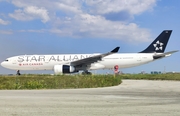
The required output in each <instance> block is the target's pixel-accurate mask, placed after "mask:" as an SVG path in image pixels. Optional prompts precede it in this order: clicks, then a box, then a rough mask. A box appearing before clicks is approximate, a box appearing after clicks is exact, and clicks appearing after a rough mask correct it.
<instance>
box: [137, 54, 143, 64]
mask: <svg viewBox="0 0 180 116" xmlns="http://www.w3.org/2000/svg"><path fill="white" fill-rule="evenodd" d="M141 60H142V59H141V55H140V54H139V55H137V61H138V62H141Z"/></svg>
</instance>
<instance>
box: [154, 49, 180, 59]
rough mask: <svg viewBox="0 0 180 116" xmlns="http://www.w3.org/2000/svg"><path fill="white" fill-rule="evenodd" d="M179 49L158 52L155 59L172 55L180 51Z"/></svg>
mask: <svg viewBox="0 0 180 116" xmlns="http://www.w3.org/2000/svg"><path fill="white" fill-rule="evenodd" d="M178 51H179V50H175V51H170V52H166V53H163V54H157V55H154V56H153V58H154V59H159V58H162V57H167V56H170V55H171V54H173V53H175V52H178Z"/></svg>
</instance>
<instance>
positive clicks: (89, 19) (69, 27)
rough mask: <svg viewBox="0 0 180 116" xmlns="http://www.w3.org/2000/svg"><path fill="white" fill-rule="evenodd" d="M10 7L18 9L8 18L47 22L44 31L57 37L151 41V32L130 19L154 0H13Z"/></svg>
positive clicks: (151, 5)
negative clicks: (47, 27) (48, 23)
mask: <svg viewBox="0 0 180 116" xmlns="http://www.w3.org/2000/svg"><path fill="white" fill-rule="evenodd" d="M12 4H14V5H15V6H16V7H18V9H16V10H15V11H14V13H11V14H9V16H10V17H12V18H14V19H16V20H22V21H29V20H34V19H41V21H42V22H43V23H46V22H48V21H49V22H50V24H51V25H50V29H47V30H49V32H51V33H56V34H58V35H59V36H70V37H78V38H84V37H92V38H96V37H98V38H109V39H121V40H125V41H133V42H134V41H136V42H143V41H147V40H148V39H149V38H150V33H149V31H148V29H145V28H141V27H140V26H138V25H137V24H136V23H133V18H134V17H135V15H140V14H141V13H143V12H146V11H149V10H152V9H153V7H154V6H155V5H156V0H73V1H72V0H52V1H49V0H43V2H42V1H38V0H31V1H24V0H12ZM50 17H51V19H50ZM37 32H38V31H37ZM40 32H41V31H40Z"/></svg>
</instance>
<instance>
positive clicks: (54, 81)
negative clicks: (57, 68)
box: [0, 74, 121, 90]
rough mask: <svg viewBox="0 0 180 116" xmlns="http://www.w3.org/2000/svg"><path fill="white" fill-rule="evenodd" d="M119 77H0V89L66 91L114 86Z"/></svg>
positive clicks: (119, 79) (117, 82)
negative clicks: (68, 89) (69, 89)
mask: <svg viewBox="0 0 180 116" xmlns="http://www.w3.org/2000/svg"><path fill="white" fill-rule="evenodd" d="M120 83H121V75H117V76H114V75H30V74H29V75H20V76H17V75H11V76H5V75H1V76H0V89H1V90H2V89H3V90H4V89H6V90H7V89H10V90H13V89H67V88H97V87H107V86H115V85H119V84H120Z"/></svg>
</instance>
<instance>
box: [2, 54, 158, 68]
mask: <svg viewBox="0 0 180 116" xmlns="http://www.w3.org/2000/svg"><path fill="white" fill-rule="evenodd" d="M154 54H155V53H124V54H119V53H115V54H112V55H109V56H106V57H104V58H102V60H101V61H98V62H95V63H92V64H91V65H90V66H89V67H88V69H87V70H95V69H112V68H114V66H115V65H118V66H119V68H128V67H133V66H138V65H141V64H145V63H148V62H151V61H153V60H154V59H153V55H154ZM94 55H98V54H65V55H21V56H14V57H10V58H8V59H6V60H5V61H3V62H2V63H1V65H2V66H3V67H5V68H8V69H13V70H53V68H54V66H55V65H64V64H70V62H73V61H76V60H81V59H84V58H88V57H91V56H94ZM86 68H87V67H86ZM84 70H86V69H84Z"/></svg>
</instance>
